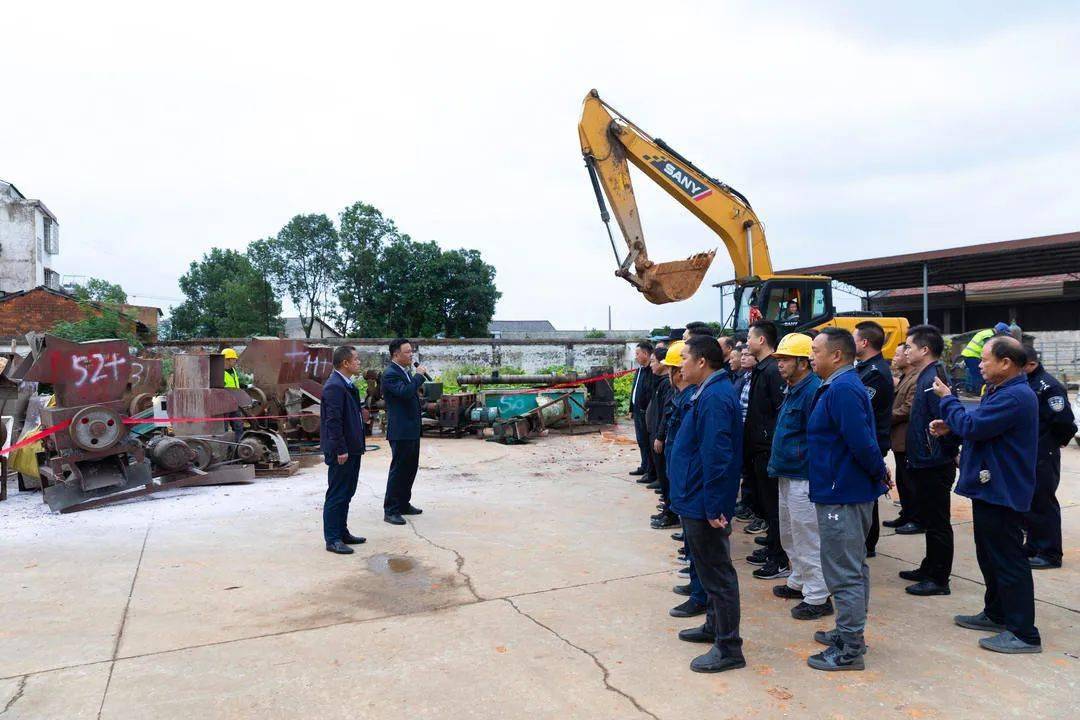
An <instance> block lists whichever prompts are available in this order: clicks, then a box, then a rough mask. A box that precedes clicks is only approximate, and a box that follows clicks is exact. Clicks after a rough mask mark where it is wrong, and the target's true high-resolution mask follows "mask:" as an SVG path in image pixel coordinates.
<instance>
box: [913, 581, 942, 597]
mask: <svg viewBox="0 0 1080 720" xmlns="http://www.w3.org/2000/svg"><path fill="white" fill-rule="evenodd" d="M904 592H906V593H908V594H909V595H919V596H923V597H925V596H928V595H951V594H952V590H950V589H949V584H948V583H945V584H944V585H940V584H938V583H936V582H934V581H933V580H923V581H922V582H917V583H915V584H914V585H908V586H907V587H906V588H904Z"/></svg>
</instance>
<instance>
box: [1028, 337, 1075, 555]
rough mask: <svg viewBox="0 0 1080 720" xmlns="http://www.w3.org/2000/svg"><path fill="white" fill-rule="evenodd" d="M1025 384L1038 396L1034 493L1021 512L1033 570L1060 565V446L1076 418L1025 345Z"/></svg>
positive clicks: (1066, 397) (1070, 434) (1065, 442)
mask: <svg viewBox="0 0 1080 720" xmlns="http://www.w3.org/2000/svg"><path fill="white" fill-rule="evenodd" d="M1024 353H1025V354H1026V355H1027V365H1025V366H1024V372H1025V373H1027V378H1028V387H1030V388H1031V389H1032V390H1033V391H1034V392H1035V396H1036V397H1038V398H1039V453H1038V461H1037V462H1036V463H1035V494H1034V495H1033V496H1032V498H1031V509H1030V510H1028V511H1027V512H1026V513H1024V526H1025V527H1026V529H1027V542H1026V543H1025V545H1024V550H1025V551H1026V552H1027V555H1028V558H1029V562H1030V563H1031V567H1032V568H1033V569H1038V570H1045V569H1047V568H1059V567H1061V557H1062V543H1061V505H1060V504H1059V503H1058V499H1057V488H1058V483H1059V482H1061V448H1062V447H1064V446H1066V445H1068V444H1069V443H1070V442H1071V441H1072V439H1073V437H1074V436H1075V435H1076V419H1075V418H1074V417H1073V412H1072V408H1071V407H1070V406H1069V395H1068V392H1067V391H1066V390H1065V386H1064V385H1062V384H1061V383H1060V382H1059V381H1058V379H1057V378H1055V377H1054V376H1053V375H1051V374H1050V373H1048V372H1046V368H1044V367H1043V366H1042V363H1040V362H1039V354H1038V352H1036V351H1035V348H1034V347H1031V346H1030V345H1025V346H1024Z"/></svg>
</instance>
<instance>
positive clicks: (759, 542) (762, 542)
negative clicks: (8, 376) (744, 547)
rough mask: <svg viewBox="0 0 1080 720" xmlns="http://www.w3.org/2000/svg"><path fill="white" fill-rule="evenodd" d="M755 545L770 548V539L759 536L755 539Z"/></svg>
mask: <svg viewBox="0 0 1080 720" xmlns="http://www.w3.org/2000/svg"><path fill="white" fill-rule="evenodd" d="M754 544H755V545H763V546H765V547H768V546H769V538H767V537H765V536H764V535H758V536H757V537H755V538H754Z"/></svg>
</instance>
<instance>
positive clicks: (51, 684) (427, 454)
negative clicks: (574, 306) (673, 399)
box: [0, 428, 1080, 720]
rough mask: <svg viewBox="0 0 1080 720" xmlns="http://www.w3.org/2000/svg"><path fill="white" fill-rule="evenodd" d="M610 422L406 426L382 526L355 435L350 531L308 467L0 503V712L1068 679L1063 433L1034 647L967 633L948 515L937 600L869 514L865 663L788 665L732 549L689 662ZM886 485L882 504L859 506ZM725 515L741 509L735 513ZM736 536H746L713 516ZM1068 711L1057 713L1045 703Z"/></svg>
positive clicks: (256, 707) (732, 710)
mask: <svg viewBox="0 0 1080 720" xmlns="http://www.w3.org/2000/svg"><path fill="white" fill-rule="evenodd" d="M626 433H627V431H626V429H625V428H624V429H620V430H619V431H618V432H616V433H608V434H605V435H603V436H600V435H589V436H581V437H554V436H553V437H549V438H546V439H543V440H541V441H538V442H535V443H533V444H531V445H528V446H524V447H503V446H500V445H495V444H492V443H485V442H479V441H476V440H472V439H462V440H425V441H424V443H423V456H422V469H421V471H420V474H419V477H418V479H417V483H416V491H415V498H414V499H415V502H416V504H418V505H420V506H422V507H423V508H424V510H425V512H424V514H423V515H421V516H419V517H416V518H413V519H411V521H410V524H409V526H407V527H393V526H390V525H386V524H384V523H383V522H382V521H381V501H380V496H381V495H382V485H383V483H384V481H385V474H386V467H387V464H388V454H389V453H388V449H387V448H383V449H380V450H378V451H376V452H373V453H371V454H370V455H369V456H368V457H367V458H365V460H364V468H363V471H362V475H361V480H362V483H363V485H362V486H361V487H360V489H359V490H358V491H357V495H356V498H355V501H354V503H353V510H352V514H351V518H352V519H351V521H350V529H351V530H352V531H353V532H354V533H359V534H363V535H366V536H367V537H368V543H367V544H366V545H363V546H360V547H359V552H358V553H357V554H355V555H352V556H347V557H341V556H336V555H331V554H329V553H327V552H325V550H324V549H323V543H322V537H321V533H320V508H321V501H322V492H323V489H324V487H325V479H324V478H325V474H324V472H323V469H322V468H321V467H319V466H316V467H312V468H310V469H308V470H305V471H303V472H302V473H301V474H299V475H296V476H295V477H292V478H288V479H274V480H265V481H260V482H259V483H258V484H256V485H251V486H236V487H218V488H194V489H190V490H183V491H177V492H175V493H173V494H169V495H164V494H163V495H161V496H158V497H156V498H155V499H152V500H142V501H138V502H132V503H129V504H127V505H123V506H114V507H108V508H102V509H98V510H92V511H88V512H83V513H78V514H74V515H63V516H61V515H53V514H50V513H49V512H48V511H47V510H46V509H45V506H44V505H43V504H42V503H41V498H40V496H38V495H36V494H29V493H19V492H18V491H17V490H16V489H15V487H14V483H12V486H11V488H10V489H11V491H12V494H11V497H10V499H9V500H8V501H7V502H6V503H4V504H2V505H0V547H2V548H3V550H2V557H3V562H4V572H3V583H2V585H0V715H3V716H4V720H7V719H8V718H35V719H41V718H64V719H65V720H74V719H75V718H182V719H183V720H191V719H193V718H198V719H200V720H204V719H209V718H299V717H320V718H349V719H356V718H381V717H391V716H395V715H399V716H401V717H409V718H455V719H456V720H460V719H461V718H500V719H502V718H529V719H530V720H536V719H538V718H560V719H563V718H631V717H652V718H672V719H675V718H701V717H710V718H774V717H787V716H794V717H799V718H874V719H875V720H884V719H886V718H968V717H970V718H1003V717H1036V718H1058V717H1068V716H1073V717H1075V716H1076V710H1077V705H1078V702H1080V690H1078V681H1080V614H1078V612H1080V594H1078V592H1077V589H1078V587H1080V549H1078V548H1080V508H1078V507H1077V505H1078V502H1080V449H1077V448H1076V447H1070V448H1068V449H1067V450H1065V460H1064V467H1065V471H1064V473H1063V479H1062V489H1061V491H1060V493H1059V496H1060V498H1061V501H1062V505H1065V506H1067V508H1066V509H1065V510H1064V518H1065V522H1064V524H1065V542H1066V558H1065V567H1064V569H1062V570H1054V571H1042V572H1039V573H1037V574H1036V576H1035V583H1036V595H1037V597H1038V603H1037V622H1038V625H1039V628H1040V630H1041V632H1042V635H1043V638H1044V648H1045V649H1044V652H1043V654H1041V655H1034V656H1004V655H997V654H994V653H990V652H987V651H984V650H981V649H980V648H979V647H978V645H977V644H976V643H977V640H978V639H979V638H980V637H981V635H980V634H979V633H976V632H972V631H970V630H964V629H961V628H959V627H956V626H955V625H953V623H952V620H951V618H952V616H953V615H954V614H955V613H959V612H965V613H966V612H977V611H978V610H979V609H981V607H982V606H981V598H982V592H983V586H982V585H981V576H980V574H979V571H978V567H977V565H976V562H975V556H974V551H973V547H972V539H971V522H970V519H971V512H970V506H969V504H968V503H967V502H966V501H963V500H961V499H960V498H956V499H955V500H956V502H955V504H954V511H953V517H954V522H955V525H956V547H957V551H956V563H955V573H956V575H955V577H954V579H953V582H952V588H953V594H952V595H951V596H949V597H935V598H914V597H911V596H908V595H906V594H905V593H904V592H903V586H904V584H905V583H904V582H903V581H902V580H900V579H899V578H898V577H897V576H896V573H897V571H898V570H903V569H906V568H911V567H913V565H914V564H915V563H916V562H918V560H919V559H920V557H921V554H922V545H923V539H922V537H921V536H914V537H901V536H895V535H891V534H888V532H887V534H886V535H885V536H883V537H882V540H881V544H880V547H879V555H878V557H877V558H876V559H874V560H872V561H871V564H872V576H873V601H872V608H871V614H870V622H869V628H868V632H867V640H868V643H869V645H870V647H871V651H870V654H869V655H868V656H867V670H866V671H865V672H862V673H838V674H826V673H820V672H817V671H814V670H811V669H810V668H808V667H807V666H806V657H807V655H809V654H811V653H814V652H817V651H818V650H819V649H820V647H819V646H817V645H816V644H815V643H814V642H813V640H812V638H811V636H812V634H813V631H814V630H816V629H825V628H827V627H829V624H828V623H826V622H819V623H806V622H799V621H796V620H793V619H792V618H791V617H790V615H788V612H787V611H788V608H789V607H790V606H791V603H790V602H787V601H782V600H778V599H776V598H774V597H773V596H772V595H771V592H770V588H771V587H772V585H773V584H775V582H774V581H760V580H755V579H753V578H752V577H751V576H750V572H751V570H752V567H751V566H749V565H746V564H745V563H743V562H742V561H739V562H738V563H737V566H738V571H739V576H740V582H741V584H742V608H743V625H742V632H743V636H744V637H745V640H746V645H745V651H746V657H747V661H748V666H747V668H746V669H743V670H737V671H734V672H728V673H723V674H721V675H698V674H695V673H692V672H690V670H689V669H688V667H687V665H688V663H689V661H690V659H691V658H692V657H694V655H696V654H697V653H698V652H701V651H702V650H703V648H702V646H698V645H688V644H686V643H683V642H680V641H679V640H678V639H677V638H676V633H677V631H678V630H680V629H681V628H684V627H689V626H690V625H692V624H694V623H693V621H685V620H676V619H674V618H671V617H669V616H668V613H667V611H668V609H669V608H670V607H672V606H674V605H675V604H677V603H678V602H679V601H680V600H681V599H682V598H680V597H678V596H676V595H674V594H672V592H671V587H672V585H674V584H675V583H677V582H681V579H680V578H679V577H678V576H677V575H676V573H675V571H676V569H677V568H678V567H679V566H677V565H676V564H675V563H674V558H675V551H676V544H675V543H674V542H673V541H671V539H670V538H669V533H668V532H662V531H656V530H650V529H649V528H648V522H647V518H648V515H649V514H650V513H651V512H653V504H654V497H655V496H654V495H653V494H652V493H651V492H650V491H648V490H645V489H644V488H643V487H641V486H639V485H637V484H634V483H633V482H632V479H631V478H629V477H628V476H627V474H626V473H627V470H629V469H630V468H631V467H633V465H634V464H635V463H634V457H635V455H636V449H635V448H634V447H633V445H632V443H631V442H630V440H629V438H628V437H627V434H626ZM894 515H895V508H894V507H893V505H892V504H891V503H890V502H888V501H882V517H883V518H888V517H892V516H894ZM739 529H741V526H739ZM734 537H735V541H734V542H735V554H736V556H737V557H740V558H741V557H742V556H744V555H746V554H748V553H749V552H750V551H751V550H752V549H753V547H754V546H753V544H752V540H751V536H749V535H746V534H744V533H742V532H737V533H736V535H735V536H734ZM1070 707H1071V708H1072V710H1071V711H1070V710H1069V708H1070Z"/></svg>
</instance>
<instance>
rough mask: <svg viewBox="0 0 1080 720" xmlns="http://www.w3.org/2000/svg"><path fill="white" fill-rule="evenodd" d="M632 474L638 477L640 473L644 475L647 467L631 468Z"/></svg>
mask: <svg viewBox="0 0 1080 720" xmlns="http://www.w3.org/2000/svg"><path fill="white" fill-rule="evenodd" d="M630 474H631V475H633V476H634V477H637V476H638V475H644V474H645V468H638V469H637V470H631V471H630Z"/></svg>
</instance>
